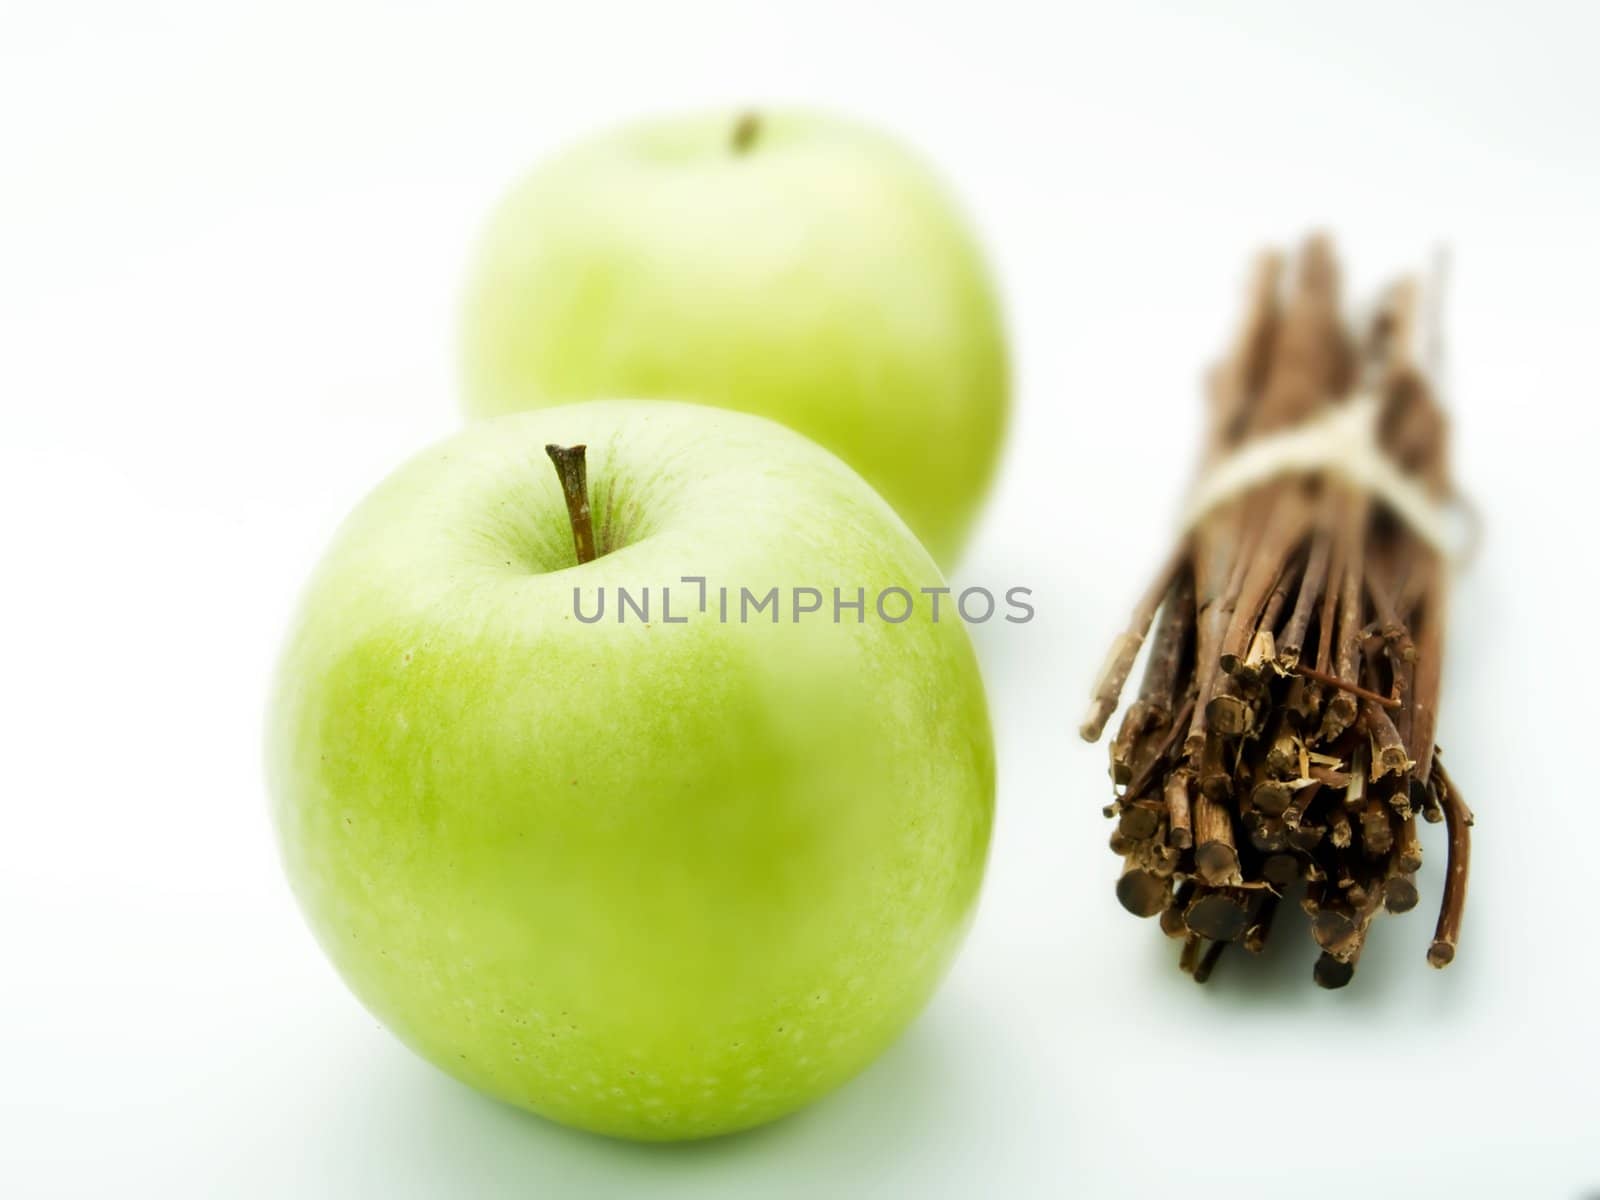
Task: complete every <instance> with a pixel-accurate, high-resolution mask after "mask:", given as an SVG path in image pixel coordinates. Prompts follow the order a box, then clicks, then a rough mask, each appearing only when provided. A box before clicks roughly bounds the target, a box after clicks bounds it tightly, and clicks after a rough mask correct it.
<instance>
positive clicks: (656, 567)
mask: <svg viewBox="0 0 1600 1200" xmlns="http://www.w3.org/2000/svg"><path fill="white" fill-rule="evenodd" d="M547 442H566V443H574V442H586V443H587V444H588V446H589V461H588V469H589V480H590V488H591V493H592V497H593V510H594V513H595V533H596V539H597V542H598V545H599V547H600V550H601V557H599V558H597V559H595V560H594V561H593V562H590V563H587V564H584V565H577V564H576V559H575V556H574V551H573V538H572V530H571V527H570V525H569V523H568V518H567V514H566V508H565V506H564V503H563V499H562V493H561V489H560V487H559V484H558V481H557V478H556V475H555V472H554V471H553V470H552V468H551V465H550V463H549V462H548V461H547V460H546V457H545V450H544V446H545V444H546V443H547ZM684 575H696V576H704V577H705V578H706V580H707V583H706V586H707V589H708V591H709V596H708V610H709V611H707V612H706V613H700V612H699V609H698V586H697V585H685V584H683V583H682V582H681V577H682V576H684ZM940 583H941V579H940V576H939V572H938V570H937V568H936V567H935V566H934V564H933V562H932V560H931V559H929V557H928V555H927V553H926V552H925V551H924V550H923V549H922V547H921V546H920V545H919V544H918V543H917V541H916V539H915V538H914V537H913V536H912V535H911V533H910V532H909V530H907V529H906V527H905V525H904V524H903V523H902V522H901V521H900V520H899V518H898V517H896V516H895V514H894V513H893V512H891V511H890V509H889V507H888V505H887V504H885V503H884V502H883V500H882V499H881V498H880V497H878V496H877V495H876V494H875V493H874V492H873V491H872V489H871V488H869V487H868V486H867V485H866V484H865V483H864V482H863V481H862V480H861V479H860V478H859V477H858V476H856V475H855V474H854V473H853V472H852V471H850V470H849V468H847V467H846V466H845V465H844V464H843V463H841V462H840V461H839V460H838V459H836V458H834V457H833V456H832V455H830V454H828V453H827V452H825V451H824V450H822V449H820V448H819V447H817V446H815V445H814V444H812V443H810V442H808V441H806V440H805V439H804V438H802V437H800V436H799V435H798V434H795V433H792V432H790V431H788V430H786V429H783V428H782V427H780V426H778V425H776V424H774V423H772V422H770V421H765V420H761V419H758V418H755V417H750V416H745V415H742V414H737V413H731V412H726V411H723V410H719V409H713V408H705V407H697V406H691V405H681V404H668V403H659V402H631V403H592V404H582V405H574V406H570V407H564V408H557V409H551V410H547V411H543V412H539V413H531V414H521V415H517V416H510V417H505V418H502V419H499V420H496V421H489V422H480V423H477V424H474V425H472V426H469V427H468V428H467V429H466V430H465V431H463V432H462V433H460V434H458V435H456V436H455V437H454V438H452V439H450V440H447V441H445V442H444V443H442V444H440V445H438V446H437V447H435V448H434V449H432V450H430V451H428V452H426V453H424V454H422V455H421V456H420V457H418V458H416V459H414V460H413V461H412V462H410V463H409V464H408V465H406V466H405V467H403V468H401V469H400V470H399V471H397V472H396V473H395V474H394V475H393V476H391V477H390V478H389V479H388V480H387V481H386V482H385V483H383V484H382V485H381V486H380V487H379V488H378V489H377V490H376V491H375V492H374V493H373V494H372V495H371V496H370V497H368V499H367V500H366V501H364V502H363V504H362V505H361V506H360V507H359V508H358V509H357V510H356V512H355V513H354V514H353V515H352V516H351V517H350V518H349V519H348V521H347V522H346V524H345V525H344V527H343V528H342V530H341V532H340V534H339V535H338V537H337V539H336V542H335V544H334V546H333V547H332V549H331V550H330V551H329V553H328V555H327V557H326V559H325V560H324V562H323V564H322V566H321V567H320V569H319V571H318V572H317V574H316V576H315V577H314V579H313V582H312V584H311V586H310V590H309V593H308V595H307V596H306V598H305V600H304V602H303V606H302V610H301V613H300V615H299V617H298V618H297V620H296V624H295V626H294V628H293V630H292V632H291V635H290V637H289V641H288V645H287V648H286V651H285V653H284V657H283V659H282V662H281V665H280V668H279V675H278V685H277V690H276V695H275V698H274V701H273V704H272V707H271V717H270V730H269V738H268V759H269V778H270V783H271V789H272V795H273V798H274V816H275V820H276V825H277V829H278V833H279V837H280V841H281V845H282V851H283V856H284V860H285V863H286V866H287V870H288V874H289V877H290V881H291V883H292V885H293V888H294V891H295V893H296V895H297V896H298V897H299V899H300V902H301V904H302V905H303V907H304V909H305V911H306V914H307V916H308V917H309V919H310V922H311V925H312V927H313V929H314V930H315V932H316V934H317V936H318V938H319V939H320V941H321V943H322V945H323V947H324V948H325V949H326V951H327V953H328V954H329V956H330V957H331V958H332V959H333V961H334V963H335V964H336V965H337V967H338V968H339V970H340V972H341V973H342V974H343V976H344V978H345V979H346V981H347V982H348V983H349V985H350V986H351V987H352V988H353V989H354V991H355V992H356V994H357V995H358V996H359V997H360V998H361V999H362V1000H363V1001H364V1002H365V1003H366V1004H367V1005H368V1006H369V1007H370V1008H371V1009H372V1011H373V1012H374V1013H376V1014H377V1015H378V1016H379V1018H380V1019H382V1020H383V1021H384V1022H385V1023H386V1024H387V1025H388V1026H389V1027H390V1028H391V1029H393V1030H394V1031H395V1032H396V1033H397V1034H398V1035H399V1036H400V1037H401V1038H403V1039H404V1040H405V1041H406V1042H407V1043H409V1044H410V1045H411V1046H413V1047H414V1048H415V1049H416V1050H418V1051H419V1052H420V1053H422V1054H423V1055H424V1056H426V1057H427V1058H429V1059H431V1060H432V1061H433V1062H434V1063H436V1064H438V1065H439V1066H441V1067H443V1068H444V1069H446V1070H448V1071H450V1072H451V1073H453V1074H455V1075H457V1076H459V1077H460V1078H462V1079H464V1080H466V1081H468V1082H469V1083H471V1084H474V1085H475V1086H477V1087H479V1088H482V1089H483V1090H485V1091H487V1092H490V1093H492V1094H494V1095H496V1096H499V1097H502V1098H504V1099H506V1100H509V1101H511V1102H513V1103H515V1104H519V1105H523V1106H525V1107H527V1108H530V1109H533V1110H534V1111H536V1112H539V1113H543V1114H545V1115H547V1116H550V1117H553V1118H555V1119H557V1120H560V1121H564V1122H567V1123H570V1124H573V1125H577V1126H581V1127H584V1128H587V1129H591V1130H597V1131H601V1132H605V1133H610V1134H618V1135H624V1136H629V1137H638V1138H682V1137H695V1136H703V1135H710V1134H716V1133H722V1132H725V1131H728V1130H733V1129H737V1128H741V1127H744V1126H748V1125H753V1124H756V1123H759V1122H762V1121H766V1120H769V1119H771V1118H773V1117H776V1116H779V1115H780V1114H783V1113H785V1112H788V1111H790V1110H792V1109H794V1108H797V1107H798V1106H800V1105H802V1104H804V1103H806V1102H807V1101H808V1100H810V1099H812V1098H813V1097H815V1096H817V1095H819V1094H821V1093H822V1092H824V1091H826V1090H828V1089H829V1088H831V1087H833V1086H834V1085H835V1084H838V1083H839V1082H841V1081H842V1080H844V1079H845V1078H847V1077H848V1076H850V1075H851V1074H852V1073H853V1072H855V1071H857V1070H858V1069H859V1068H861V1067H862V1066H863V1065H864V1064H866V1063H867V1062H868V1061H869V1060H870V1059H871V1058H872V1057H873V1056H874V1055H875V1054H877V1053H878V1052H879V1051H880V1050H881V1049H882V1048H883V1047H884V1046H885V1045H886V1044H887V1043H888V1042H889V1041H890V1040H891V1039H892V1038H893V1037H894V1036H895V1034H896V1033H897V1032H899V1031H900V1030H901V1029H902V1028H903V1027H904V1026H905V1025H906V1023H907V1022H908V1021H909V1020H910V1019H911V1017H912V1016H913V1014H914V1013H915V1012H916V1011H917V1009H918V1008H919V1006H920V1005H921V1004H922V1003H923V1002H924V1000H925V999H926V998H927V997H928V995H929V993H930V991H931V990H932V988H933V986H934V984H935V983H936V981H937V979H938V977H939V975H940V973H941V971H942V969H943V968H944V966H945V965H946V963H947V962H948V961H949V958H950V956H951V954H952V953H953V951H954V949H955V947H956V944H957V942H958V940H959V938H960V935H961V933H962V931H963V929H964V927H965V923H966V920H967V917H968V915H969V912H970V910H971V907H972V904H973V901H974V898H975V896H976V893H977V889H978V885H979V881H980V878H981V875H982V872H983V864H984V859H985V855H986V849H987V845H988V838H989V829H990V822H991V815H992V806H993V773H994V763H993V752H992V746H991V741H990V733H989V726H988V718H987V714H986V709H985V704H984V697H983V692H982V686H981V683H980V680H979V675H978V670H977V666H976V663H975V661H974V657H973V654H972V650H971V647H970V644H969V642H968V639H967V634H966V631H965V629H964V628H963V626H962V625H961V623H960V622H959V621H958V620H955V619H953V617H952V615H951V614H950V613H949V612H948V608H949V605H948V602H947V604H946V610H947V611H946V613H945V615H944V616H943V619H942V620H940V621H939V622H937V623H935V622H934V621H932V620H930V619H928V617H927V609H926V608H925V607H919V609H918V612H917V614H916V615H915V616H914V617H913V618H912V619H911V620H909V621H907V622H906V623H904V624H897V625H891V624H886V623H884V622H883V621H882V620H880V619H879V618H878V617H877V615H876V614H875V613H874V612H873V607H872V603H871V600H870V599H869V601H868V605H867V611H866V614H865V619H864V620H862V621H860V622H859V623H858V621H857V620H856V617H855V614H854V613H853V612H851V611H849V610H846V611H845V613H844V614H843V615H844V619H843V621H842V622H840V623H834V621H833V619H832V618H833V611H832V602H831V600H832V591H831V589H832V588H834V587H836V586H837V587H839V588H841V589H843V591H844V592H845V598H847V599H851V598H853V597H854V592H855V589H856V588H857V587H865V588H866V589H867V592H868V596H869V597H871V596H872V595H873V594H874V593H875V592H876V590H877V589H879V588H884V587H893V586H898V587H904V588H906V589H908V590H909V591H911V592H912V593H913V594H915V593H916V592H917V589H919V588H922V587H936V586H939V585H940ZM619 586H621V587H625V588H628V589H629V590H630V594H632V595H635V596H637V595H638V594H639V593H640V591H641V590H642V589H643V588H646V587H648V588H650V589H651V590H652V592H653V593H656V594H655V595H653V597H652V612H651V620H650V622H649V623H648V624H646V623H645V622H643V621H640V620H636V619H632V614H631V612H630V615H629V619H628V620H626V621H621V622H619V621H618V620H616V615H615V612H614V610H613V609H612V608H611V607H608V609H607V613H606V619H605V620H603V621H601V622H599V623H596V624H584V623H581V622H579V621H578V620H575V619H574V608H573V605H574V596H573V589H574V588H581V589H582V595H583V609H584V613H585V615H586V616H587V615H592V613H593V611H594V605H595V597H596V595H597V593H598V590H599V589H604V590H605V591H607V592H613V589H615V588H617V587H619ZM663 586H670V587H672V589H673V590H672V606H673V617H674V623H670V624H669V623H665V622H663V621H662V619H661V616H662V614H661V611H660V608H659V593H658V591H657V589H659V588H660V587H663ZM774 586H776V587H779V588H780V589H785V599H784V608H785V611H784V612H783V613H781V614H779V615H780V617H781V619H780V620H779V621H778V622H777V623H773V622H772V621H771V619H770V617H769V616H768V615H766V614H765V613H763V614H761V615H760V616H759V617H757V618H753V619H751V620H750V621H749V622H748V623H740V621H739V620H738V617H737V615H736V613H737V611H738V610H737V608H735V609H734V610H733V612H731V613H730V619H729V620H728V621H727V622H726V623H724V622H723V621H721V620H720V619H719V618H718V611H717V610H718V590H719V589H720V588H722V587H728V588H730V589H731V591H732V593H733V594H734V596H735V597H737V596H738V594H739V589H740V588H741V587H749V588H750V589H751V590H752V591H753V592H761V593H764V592H765V591H766V590H767V589H768V588H770V587H774ZM796 586H810V587H816V588H818V589H820V590H821V591H822V592H823V593H824V595H826V596H828V597H829V603H828V605H827V606H826V607H825V609H824V611H822V612H820V613H814V614H809V615H805V616H802V618H801V619H800V620H799V621H795V620H793V619H792V612H791V611H790V609H791V604H790V601H789V600H788V599H787V595H788V592H787V589H792V588H793V587H796ZM613 599H614V595H613ZM920 599H921V598H919V600H920ZM892 615H898V612H897V611H894V612H893V613H892ZM685 616H687V618H688V619H687V620H686V621H685V620H683V618H684V617H685ZM680 621H681V622H682V623H678V622H680Z"/></svg>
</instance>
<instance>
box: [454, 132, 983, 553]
mask: <svg viewBox="0 0 1600 1200" xmlns="http://www.w3.org/2000/svg"><path fill="white" fill-rule="evenodd" d="M463 356H464V373H465V396H466V406H467V410H468V411H469V412H470V413H473V414H478V415H483V414H495V413H503V412H510V411H515V410H520V409H528V408H541V407H544V406H546V405H552V404H560V403H564V402H567V401H573V400H587V399H593V398H596V397H603V396H647V397H652V398H655V397H669V398H678V399H685V400H696V401H700V402H703V403H708V404H716V405H720V406H722V407H726V408H735V409H741V410H743V411H746V412H754V413H758V414H760V415H762V416H767V417H772V418H773V419H775V420H777V421H781V422H782V423H783V424H785V425H788V426H789V427H790V428H792V429H798V430H799V431H800V432H802V433H804V434H806V435H807V436H809V437H811V438H813V439H815V440H816V441H818V442H821V443H822V444H823V445H824V446H826V447H828V449H830V450H832V451H833V452H834V453H835V454H838V455H839V456H840V457H841V458H843V459H844V460H845V461H846V462H847V463H849V464H850V465H851V466H853V467H855V469H856V470H857V471H859V472H860V473H861V474H862V475H863V476H864V477H865V478H866V479H867V481H868V482H869V483H871V484H872V485H873V486H874V487H876V488H877V489H878V490H879V491H880V492H881V493H882V494H883V495H884V496H885V497H887V498H888V500H889V502H890V503H891V504H893V505H894V507H895V508H896V509H897V510H898V511H899V513H900V514H901V516H903V517H904V518H905V519H906V522H907V523H908V524H909V525H910V526H911V528H912V529H913V530H914V531H915V532H916V533H917V535H918V536H919V537H920V538H921V539H922V541H923V543H924V544H925V545H926V546H927V547H928V548H929V549H930V550H931V551H932V552H933V554H934V556H935V557H936V558H937V559H938V560H939V561H940V562H942V563H944V564H946V565H948V564H950V563H951V562H952V561H953V560H954V558H955V556H956V554H957V552H958V551H959V549H960V546H961V544H962V542H963V539H964V538H965V535H966V532H967V529H968V526H969V524H970V522H971V520H972V518H973V516H974V514H975V513H976V510H977V507H978V504H979V502H980V500H981V499H982V497H983V493H984V490H985V488H986V486H987V484H988V481H989V477H990V475H991V473H992V471H993V468H994V465H995V460H996V456H997V454H998V450H999V446H1000V438H1001V433H1002V429H1003V426H1004V422H1005V410H1006V405H1007V366H1006V354H1005V346H1004V341H1003V337H1002V330H1001V326H1000V319H999V315H998V312H997V308H996V303H995V297H994V293H993V290H992V288H991V286H990V283H989V279H988V276H987V273H986V270H985V268H984V264H983V262H982V260H981V258H980V256H979V253H978V249H977V247H976V245H975V244H974V242H973V239H972V237H971V235H970V233H969V231H968V230H967V228H966V225H965V224H964V222H963V221H962V219H961V218H960V216H959V214H958V213H957V212H956V210H955V208H954V207H953V205H952V203H951V201H950V199H949V198H948V197H947V196H946V194H945V193H944V191H943V189H942V188H941V187H940V185H939V183H938V181H937V180H936V179H935V178H933V177H932V175H931V174H930V173H929V172H928V170H927V169H926V168H925V167H924V166H923V164H922V163H921V162H919V161H918V160H917V159H916V158H914V157H913V156H912V155H910V154H909V153H907V152H906V151H905V150H904V149H903V148H902V147H900V146H898V145H896V144H895V143H894V142H892V141H890V140H888V139H887V138H885V137H883V136H881V135H879V134H877V133H874V132H872V131H869V130H866V129H863V128H860V127H858V126H855V125H852V124H848V123H845V122H843V121H839V120H836V119H831V118H827V117H822V116H816V115H810V114H798V113H794V114H790V113H775V114H762V115H760V116H746V117H740V116H738V115H736V114H712V115H708V116H702V117H693V118H686V119H680V120H676V121H663V122H657V123H650V124H641V125H636V126H632V127H628V128H625V129H623V130H621V131H619V132H616V133H613V134H610V135H608V136H604V137H601V138H598V139H595V140H593V141H591V142H588V143H585V144H582V145H579V146H578V147H576V148H574V149H571V150H569V151H567V152H566V153H564V154H562V155H560V156H558V157H557V158H555V159H554V160H552V161H550V162H548V163H546V164H545V165H544V166H543V167H542V168H541V169H539V170H538V171H536V172H535V173H534V174H533V175H532V176H531V177H530V178H529V179H528V180H527V181H526V182H525V183H523V184H522V185H521V186H520V187H518V188H517V189H516V190H515V191H514V192H513V193H512V194H511V195H510V197H509V198H507V200H506V201H505V202H504V204H503V205H502V206H501V208H500V209H499V211H498V212H497V213H496V215H495V216H494V218H493V221H492V222H491V224H490V227H489V229H488V232H487V235H486V237H485V238H484V240H483V243H482V246H481V249H480V251H479V253H478V256H477V261H476V266H475V267H474V269H473V271H472V274H471V278H470V282H469V285H468V288H467V297H466V310H465V320H464V330H463Z"/></svg>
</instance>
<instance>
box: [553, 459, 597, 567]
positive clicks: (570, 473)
mask: <svg viewBox="0 0 1600 1200" xmlns="http://www.w3.org/2000/svg"><path fill="white" fill-rule="evenodd" d="M588 449H589V447H588V446H586V445H583V444H581V443H580V444H579V445H576V446H558V445H556V444H555V443H554V442H551V443H550V444H549V445H548V446H546V447H545V448H544V452H545V453H546V454H548V455H549V456H550V461H551V462H553V463H554V464H555V467H556V474H557V475H559V476H560V477H561V491H562V492H563V493H564V494H565V495H566V498H567V516H568V518H569V519H570V520H571V521H572V541H573V544H574V545H575V546H576V547H577V550H578V561H579V562H580V563H586V562H593V561H594V519H593V518H592V517H591V516H590V514H589V468H588V464H587V462H586V461H585V458H584V456H585V454H586V453H587V452H588Z"/></svg>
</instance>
